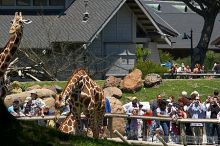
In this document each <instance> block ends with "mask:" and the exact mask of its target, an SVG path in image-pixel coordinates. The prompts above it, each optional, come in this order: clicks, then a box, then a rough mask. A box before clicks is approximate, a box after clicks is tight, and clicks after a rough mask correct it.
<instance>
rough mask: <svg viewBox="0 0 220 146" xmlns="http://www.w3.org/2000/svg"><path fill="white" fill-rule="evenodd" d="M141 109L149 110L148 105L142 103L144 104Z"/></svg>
mask: <svg viewBox="0 0 220 146" xmlns="http://www.w3.org/2000/svg"><path fill="white" fill-rule="evenodd" d="M142 110H144V111H149V110H150V105H144V106H143V107H142Z"/></svg>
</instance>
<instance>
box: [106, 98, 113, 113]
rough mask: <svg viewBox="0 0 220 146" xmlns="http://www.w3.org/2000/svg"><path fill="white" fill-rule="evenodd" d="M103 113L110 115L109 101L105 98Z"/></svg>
mask: <svg viewBox="0 0 220 146" xmlns="http://www.w3.org/2000/svg"><path fill="white" fill-rule="evenodd" d="M105 112H106V113H111V112H112V110H111V105H110V101H109V99H108V97H106V98H105Z"/></svg>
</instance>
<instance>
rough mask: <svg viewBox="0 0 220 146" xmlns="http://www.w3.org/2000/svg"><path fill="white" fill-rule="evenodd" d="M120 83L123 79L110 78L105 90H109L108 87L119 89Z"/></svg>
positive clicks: (106, 82)
mask: <svg viewBox="0 0 220 146" xmlns="http://www.w3.org/2000/svg"><path fill="white" fill-rule="evenodd" d="M120 82H121V79H119V78H116V77H114V76H109V77H108V78H107V79H106V80H105V83H104V87H103V88H107V87H119V86H120Z"/></svg>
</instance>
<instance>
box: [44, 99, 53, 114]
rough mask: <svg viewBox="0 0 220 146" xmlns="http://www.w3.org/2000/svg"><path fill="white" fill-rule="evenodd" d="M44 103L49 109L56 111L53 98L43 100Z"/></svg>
mask: <svg viewBox="0 0 220 146" xmlns="http://www.w3.org/2000/svg"><path fill="white" fill-rule="evenodd" d="M43 101H44V103H45V104H46V105H47V107H48V108H49V109H51V110H54V111H55V99H54V98H52V97H47V98H44V99H43Z"/></svg>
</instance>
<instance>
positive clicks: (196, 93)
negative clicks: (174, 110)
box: [191, 91, 199, 96]
mask: <svg viewBox="0 0 220 146" xmlns="http://www.w3.org/2000/svg"><path fill="white" fill-rule="evenodd" d="M193 94H195V95H198V96H199V92H198V91H193V92H192V93H191V95H193Z"/></svg>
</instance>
